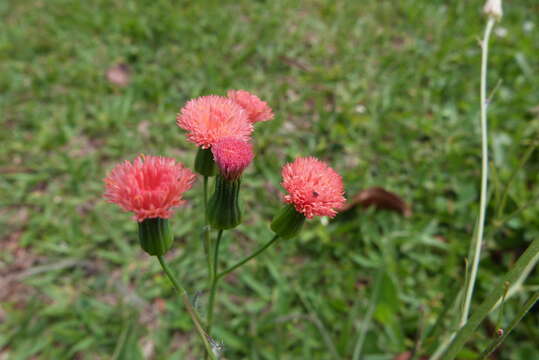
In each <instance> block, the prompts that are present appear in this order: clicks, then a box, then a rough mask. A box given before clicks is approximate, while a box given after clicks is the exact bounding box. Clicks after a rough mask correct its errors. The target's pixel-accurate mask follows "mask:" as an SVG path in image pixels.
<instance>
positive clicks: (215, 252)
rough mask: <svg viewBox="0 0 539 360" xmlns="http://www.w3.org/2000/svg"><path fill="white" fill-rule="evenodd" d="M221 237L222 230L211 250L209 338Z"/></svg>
mask: <svg viewBox="0 0 539 360" xmlns="http://www.w3.org/2000/svg"><path fill="white" fill-rule="evenodd" d="M222 236H223V230H219V232H218V233H217V240H216V241H215V248H214V250H213V272H212V273H211V276H210V279H211V287H210V299H209V301H208V319H207V325H206V328H207V330H208V335H210V336H211V326H212V322H213V305H214V303H215V292H216V290H217V283H218V282H219V278H218V277H217V270H218V264H219V245H220V244H221V237H222Z"/></svg>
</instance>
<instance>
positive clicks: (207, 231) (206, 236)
mask: <svg viewBox="0 0 539 360" xmlns="http://www.w3.org/2000/svg"><path fill="white" fill-rule="evenodd" d="M204 252H205V253H206V259H207V261H208V277H210V276H211V273H212V268H211V249H210V226H209V224H208V177H207V176H204Z"/></svg>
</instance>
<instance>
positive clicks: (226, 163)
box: [104, 90, 345, 235]
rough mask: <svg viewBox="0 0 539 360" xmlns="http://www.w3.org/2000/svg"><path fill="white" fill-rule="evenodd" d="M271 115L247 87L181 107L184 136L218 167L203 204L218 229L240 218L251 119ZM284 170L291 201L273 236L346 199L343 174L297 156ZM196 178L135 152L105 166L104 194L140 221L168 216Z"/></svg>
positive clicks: (249, 152) (179, 167) (250, 150)
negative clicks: (206, 204) (129, 158)
mask: <svg viewBox="0 0 539 360" xmlns="http://www.w3.org/2000/svg"><path fill="white" fill-rule="evenodd" d="M273 116H274V115H273V111H272V110H271V108H270V107H269V106H268V104H267V103H266V102H265V101H262V100H261V99H260V98H258V97H257V96H256V95H253V94H251V93H249V92H247V91H245V90H230V91H228V93H227V97H224V96H217V95H208V96H202V97H199V98H196V99H192V100H190V101H188V102H187V103H186V104H185V106H184V107H183V108H182V109H181V110H180V112H179V113H178V115H177V117H176V121H177V125H178V126H179V127H180V128H182V129H184V130H185V131H186V132H187V133H186V136H187V140H188V141H190V142H192V143H194V144H196V145H197V146H198V147H199V152H200V151H202V154H203V155H204V156H202V157H201V158H202V159H203V160H204V159H208V161H210V162H211V164H210V165H211V166H213V167H215V165H216V166H217V168H218V169H219V176H218V177H217V180H216V181H215V184H216V187H215V192H214V195H213V197H212V199H211V200H210V202H209V207H210V208H211V207H213V209H208V210H207V214H208V217H209V221H210V224H215V226H216V228H219V227H220V226H222V228H231V227H234V226H237V224H239V223H240V221H241V214H240V207H239V204H238V194H239V184H240V182H239V179H240V177H241V175H242V173H243V171H244V170H245V168H246V167H247V166H249V164H250V163H251V162H252V160H253V157H254V152H253V146H252V143H251V140H252V139H251V136H252V133H253V124H255V123H258V122H264V121H268V120H270V119H272V118H273ZM197 156H198V154H197ZM210 157H211V158H210ZM204 161H206V160H204ZM195 168H196V166H195ZM197 171H198V170H197ZM198 172H199V173H202V172H200V171H198ZM203 175H204V176H206V177H208V176H212V175H208V174H203ZM282 177H283V181H282V186H283V188H284V189H285V190H286V191H287V194H286V195H285V196H284V202H285V203H287V204H289V205H288V206H289V207H287V208H286V211H284V212H282V214H284V215H282V216H281V217H280V220H279V221H277V222H276V223H275V224H274V225H275V226H273V227H272V228H275V229H279V230H275V231H276V233H277V234H278V235H279V231H284V232H283V234H287V235H291V234H296V233H297V231H299V228H300V225H301V224H300V222H302V221H303V220H302V219H305V218H307V219H312V218H313V217H314V216H329V217H334V216H335V215H336V213H337V211H338V210H339V209H340V208H341V207H342V205H343V204H344V201H345V198H344V187H343V183H342V179H341V177H340V175H339V174H337V173H336V172H335V171H334V170H333V169H332V168H331V167H329V166H328V165H327V164H326V163H324V162H322V161H320V160H318V159H315V158H313V157H306V158H298V159H296V160H295V161H294V162H292V163H290V164H287V165H285V166H284V167H283V169H282ZM194 178H195V175H194V174H193V172H191V171H190V170H189V169H187V168H185V167H184V166H183V165H182V164H181V163H177V162H176V161H175V160H174V159H171V158H166V157H157V156H139V157H138V158H136V159H135V160H134V161H133V162H132V163H131V162H129V161H125V162H124V163H122V164H119V165H117V166H116V167H115V168H114V169H113V170H112V171H111V172H110V173H109V175H108V176H107V177H106V178H105V184H106V191H105V195H104V197H105V198H106V199H107V200H108V201H110V202H113V203H116V204H118V205H119V206H120V207H122V208H123V209H124V210H126V211H131V212H133V213H134V214H135V219H136V220H137V221H138V222H144V221H145V220H148V219H168V218H169V217H170V216H171V213H172V211H173V210H174V209H175V208H176V207H178V206H180V205H181V204H182V203H183V202H184V200H183V199H182V196H183V193H184V192H185V191H187V190H189V189H190V188H191V186H192V184H193V182H194ZM290 206H292V207H290ZM227 209H234V211H232V210H230V211H227ZM290 216H292V217H294V218H297V219H298V221H296V223H295V225H294V226H295V229H296V230H294V231H288V232H287V231H285V230H286V229H287V228H288V230H290V229H291V228H290V226H289V225H290V224H289V223H288V222H287V221H284V219H285V218H290ZM283 229H284V230H283Z"/></svg>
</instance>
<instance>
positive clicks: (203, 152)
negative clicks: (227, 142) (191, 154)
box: [195, 147, 217, 176]
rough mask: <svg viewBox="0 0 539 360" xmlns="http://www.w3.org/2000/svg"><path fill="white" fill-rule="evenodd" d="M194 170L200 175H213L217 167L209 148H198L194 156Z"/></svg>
mask: <svg viewBox="0 0 539 360" xmlns="http://www.w3.org/2000/svg"><path fill="white" fill-rule="evenodd" d="M195 171H196V172H197V173H199V174H200V175H202V176H215V174H216V173H217V167H216V166H215V161H214V160H213V154H212V152H211V149H203V148H200V147H199V148H198V151H197V155H196V157H195Z"/></svg>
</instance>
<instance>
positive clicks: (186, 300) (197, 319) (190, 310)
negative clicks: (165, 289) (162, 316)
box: [157, 255, 216, 360]
mask: <svg viewBox="0 0 539 360" xmlns="http://www.w3.org/2000/svg"><path fill="white" fill-rule="evenodd" d="M157 259H158V260H159V264H161V267H162V268H163V270H164V271H165V274H166V275H167V277H168V279H169V280H170V282H171V283H172V285H173V286H174V288H175V289H176V291H177V292H178V293H179V294H180V296H181V298H182V301H183V304H184V305H185V308H186V309H187V312H188V313H189V316H190V317H191V320H193V323H194V324H195V328H196V330H197V332H198V335H199V336H200V338H201V339H202V342H203V343H204V347H205V348H206V353H207V354H208V355H209V357H210V359H212V360H216V357H215V354H214V352H213V349H212V346H211V344H210V341H211V338H210V337H209V336H208V335H207V334H206V332H205V331H204V329H203V328H202V325H201V321H200V317H199V316H198V314H197V313H196V311H195V309H194V308H193V305H191V300H189V296H188V295H187V292H186V291H185V289H184V288H183V287H182V286H181V285H180V283H179V282H178V281H177V280H176V278H175V277H174V275H173V274H172V271H171V270H170V268H169V267H168V265H167V264H166V263H165V260H164V259H163V256H161V255H158V256H157Z"/></svg>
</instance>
